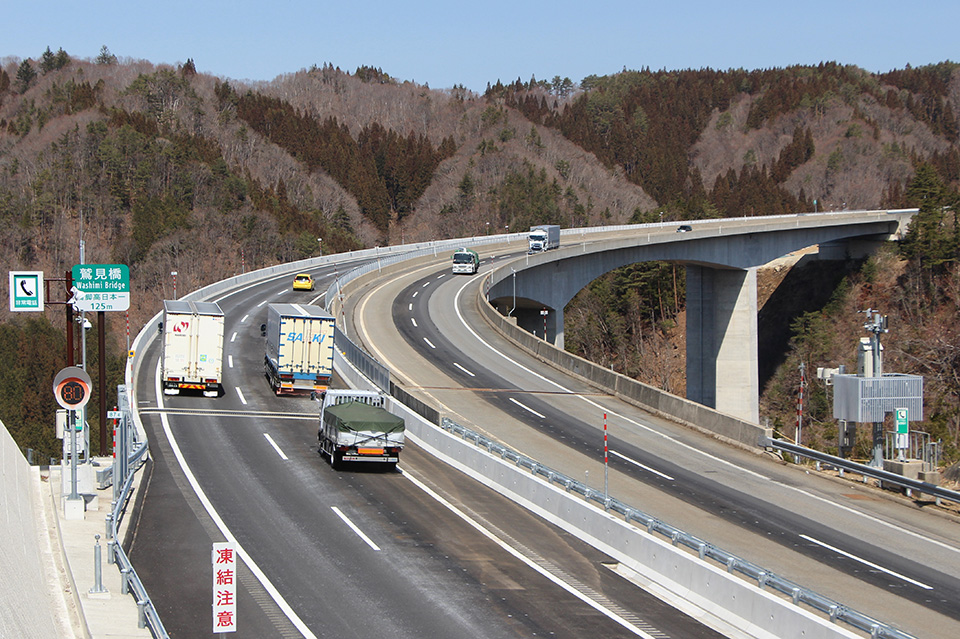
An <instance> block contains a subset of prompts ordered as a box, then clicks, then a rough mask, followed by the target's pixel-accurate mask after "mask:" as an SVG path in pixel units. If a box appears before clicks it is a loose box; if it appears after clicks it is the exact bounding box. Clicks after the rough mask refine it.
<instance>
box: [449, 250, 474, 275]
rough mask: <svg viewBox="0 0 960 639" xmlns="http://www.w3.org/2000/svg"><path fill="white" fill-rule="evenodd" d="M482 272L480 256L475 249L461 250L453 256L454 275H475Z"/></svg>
mask: <svg viewBox="0 0 960 639" xmlns="http://www.w3.org/2000/svg"><path fill="white" fill-rule="evenodd" d="M479 270H480V256H479V255H477V252H476V251H474V250H473V249H468V248H461V249H457V252H456V253H454V254H453V268H452V272H453V273H466V274H467V275H473V274H474V273H476V272H477V271H479Z"/></svg>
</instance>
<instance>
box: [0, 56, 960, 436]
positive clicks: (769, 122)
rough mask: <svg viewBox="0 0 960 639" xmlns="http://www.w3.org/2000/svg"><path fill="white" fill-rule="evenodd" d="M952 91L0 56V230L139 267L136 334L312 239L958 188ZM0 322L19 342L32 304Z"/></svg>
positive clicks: (52, 269)
mask: <svg viewBox="0 0 960 639" xmlns="http://www.w3.org/2000/svg"><path fill="white" fill-rule="evenodd" d="M958 104H960V71H958V68H957V65H955V64H953V63H942V64H939V65H934V66H930V67H923V68H918V69H909V68H908V69H904V70H899V71H895V72H891V73H887V74H882V75H877V74H871V73H868V72H865V71H863V70H861V69H858V68H856V67H850V66H842V65H839V64H835V63H825V64H821V65H819V66H812V67H791V68H787V69H766V70H758V71H746V70H730V71H714V70H709V69H705V70H686V71H659V72H652V71H649V70H640V71H627V70H625V71H623V72H622V73H618V74H615V75H612V76H604V77H598V76H590V77H588V78H584V79H583V80H582V81H581V82H580V83H579V84H575V83H573V82H571V81H570V80H569V79H566V78H564V79H560V78H555V79H554V80H553V81H551V82H546V81H538V80H536V79H535V78H531V79H530V80H529V81H526V82H524V81H521V80H519V79H518V80H517V81H515V82H513V83H512V84H507V85H504V84H503V83H501V82H496V83H494V84H492V85H490V86H489V87H488V89H487V91H485V92H484V94H483V95H477V94H474V93H471V92H469V91H466V90H465V89H463V88H462V87H454V88H453V89H449V90H433V89H430V88H429V87H427V86H423V85H418V84H415V83H412V82H406V81H402V80H398V79H395V78H392V77H390V76H389V75H388V74H387V73H385V72H384V71H382V70H381V69H376V68H370V67H362V68H359V69H357V70H355V71H354V72H344V71H341V70H340V69H338V68H335V67H333V66H332V65H329V64H324V65H322V66H319V67H313V68H310V69H304V70H301V71H298V72H296V73H291V74H289V75H284V76H280V77H278V78H276V79H275V80H273V81H271V82H263V83H254V84H248V83H243V82H239V81H235V80H232V79H223V78H215V77H210V76H207V75H203V74H198V73H197V72H196V69H195V66H194V64H193V62H192V61H191V60H188V61H187V62H186V63H185V64H183V65H180V66H177V67H171V66H166V65H159V66H158V65H153V64H150V63H149V62H144V61H121V60H117V59H116V58H115V57H114V56H112V55H110V54H109V51H107V50H106V48H105V47H104V49H103V51H102V52H101V55H100V56H99V57H98V58H97V59H96V60H79V59H74V58H71V57H70V56H69V55H68V54H67V53H66V52H64V51H63V50H62V49H61V50H59V51H58V52H56V53H54V52H52V51H51V50H49V49H48V50H47V51H45V52H43V53H42V54H40V55H39V56H38V57H37V58H35V59H30V60H12V59H6V60H5V61H4V62H3V66H2V69H0V219H2V222H3V223H2V224H0V241H2V242H3V245H4V246H5V247H6V248H5V250H4V253H3V256H4V257H3V260H4V264H5V265H6V267H7V269H36V270H43V271H44V272H46V273H49V274H53V273H62V272H63V271H65V270H66V269H68V268H69V267H70V266H71V265H73V264H75V263H76V262H77V261H78V248H77V247H78V243H79V239H80V237H79V233H80V228H81V220H82V227H83V240H84V242H85V250H86V261H87V262H92V263H125V264H128V265H129V266H130V272H131V283H132V300H133V302H132V306H131V312H130V319H131V325H132V326H134V327H136V326H139V325H141V324H142V322H143V321H145V320H146V319H147V318H148V317H149V316H150V315H152V314H153V313H155V312H156V311H157V310H159V309H160V307H161V301H162V300H163V299H164V298H169V297H171V296H172V292H173V291H172V278H171V277H170V275H169V274H170V272H171V271H177V272H178V284H177V285H178V287H179V288H180V290H192V289H195V288H197V287H199V286H202V285H203V284H205V283H207V282H210V281H213V280H217V279H221V278H223V277H225V276H229V275H233V274H235V273H239V272H241V270H251V269H255V268H259V267H262V266H265V265H268V264H273V263H277V262H281V261H289V260H294V259H299V258H303V257H307V256H310V255H316V254H317V252H318V250H319V248H320V244H319V243H318V241H317V240H318V238H322V248H323V250H324V252H335V251H345V250H350V249H354V248H358V247H361V246H372V245H375V244H385V243H390V244H397V243H402V242H410V241H418V240H428V239H437V238H445V237H458V236H466V235H476V234H484V233H498V232H503V231H504V230H507V229H510V230H520V229H525V228H527V227H528V226H529V225H531V224H537V223H557V224H561V225H563V226H586V225H597V224H607V223H624V222H628V221H635V222H640V221H657V220H659V219H664V220H668V221H669V220H678V219H690V218H703V217H718V216H739V215H767V214H776V213H793V212H799V211H806V210H813V209H814V208H817V209H819V210H827V209H841V208H844V207H846V208H875V207H885V206H902V205H905V204H907V202H908V197H907V195H906V193H907V187H908V185H909V184H910V181H911V180H912V179H913V176H914V175H915V173H916V171H917V167H918V166H921V165H923V166H927V167H929V168H930V171H932V174H933V176H934V177H936V178H937V179H938V180H939V181H940V183H941V185H942V187H943V188H944V189H946V190H947V191H948V192H952V191H956V188H957V183H958V179H960V154H958V145H957V138H958V123H957V121H956V116H955V112H956V108H957V105H958ZM650 269H652V271H651V270H650ZM634 271H635V273H634V275H630V274H629V273H628V274H626V275H623V274H619V275H616V276H615V277H617V278H619V279H620V281H621V283H622V284H623V286H624V287H625V289H629V290H634V291H636V295H634V296H633V297H629V298H624V297H623V295H621V293H622V292H623V291H619V292H618V291H616V290H614V291H613V293H612V294H613V295H614V299H613V300H611V302H610V304H612V305H618V304H619V305H624V304H626V307H627V308H628V311H627V312H629V313H633V314H634V315H635V316H636V317H635V318H634V320H632V321H633V325H634V326H635V329H633V330H635V331H636V332H637V333H638V334H641V335H646V336H648V337H649V336H654V337H657V336H659V338H661V339H662V337H663V331H664V330H666V329H667V328H669V325H670V324H671V322H673V321H674V320H673V318H674V317H675V314H676V312H678V311H679V310H680V308H681V307H682V285H683V284H682V277H680V278H677V277H675V275H676V273H675V269H673V268H672V267H664V266H657V265H654V266H651V267H643V268H638V269H634ZM637 278H640V279H637ZM641 280H642V281H643V282H644V284H643V285H642V286H641V285H639V284H638V282H640V281H641ZM626 299H629V300H630V302H629V303H626V302H625V301H624V300H626ZM665 300H668V301H670V303H665ZM630 309H633V310H630ZM48 315H49V316H50V320H51V321H52V322H53V324H54V325H55V326H57V325H58V322H61V323H62V320H61V319H60V318H59V317H54V316H53V315H52V314H49V313H48ZM577 315H578V313H577V312H571V313H568V318H575V317H576V316H577ZM580 315H583V313H580ZM587 315H589V314H587ZM0 320H2V321H3V322H4V324H5V325H6V326H5V328H6V329H7V330H10V331H12V333H11V335H10V339H14V338H16V339H23V334H24V331H26V330H27V328H26V324H25V323H24V321H23V320H22V319H16V320H14V319H13V318H11V316H10V314H9V313H8V312H6V310H4V311H3V312H2V315H0ZM121 322H122V318H120V317H111V318H110V328H111V329H112V330H111V335H112V337H113V339H112V344H114V345H116V346H118V348H116V349H115V350H114V352H117V353H122V352H123V351H122V347H120V344H121V341H122V339H121V335H122V333H123V331H122V330H121V327H120V324H121ZM575 333H576V331H575V330H571V329H568V334H571V335H573V334H575ZM575 341H576V340H574V342H575ZM597 343H598V344H602V340H598V341H597ZM44 374H46V373H44ZM20 377H22V378H25V379H29V377H30V375H21V376H20ZM23 383H27V382H23ZM23 383H21V386H22V384H23ZM12 396H13V397H16V396H17V395H16V393H15V392H14V393H13V395H12ZM50 408H51V411H52V398H50ZM6 410H7V408H5V407H4V406H0V416H2V417H4V419H5V420H6V419H8V415H11V413H9V412H4V411H6Z"/></svg>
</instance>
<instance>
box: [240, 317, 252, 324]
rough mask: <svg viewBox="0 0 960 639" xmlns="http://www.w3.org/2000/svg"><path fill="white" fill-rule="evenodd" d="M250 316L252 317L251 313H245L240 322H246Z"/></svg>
mask: <svg viewBox="0 0 960 639" xmlns="http://www.w3.org/2000/svg"><path fill="white" fill-rule="evenodd" d="M248 317H250V316H249V315H244V316H243V319H241V320H240V323H241V324H243V323H244V322H246V321H247V318H248Z"/></svg>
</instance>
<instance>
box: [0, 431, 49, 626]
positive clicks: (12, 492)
mask: <svg viewBox="0 0 960 639" xmlns="http://www.w3.org/2000/svg"><path fill="white" fill-rule="evenodd" d="M40 484H41V482H40V474H39V469H38V468H37V467H35V466H34V467H31V466H30V465H28V464H27V460H26V458H25V457H24V456H23V453H21V452H20V448H19V447H18V446H17V444H16V442H14V441H13V437H11V436H10V433H9V432H7V428H6V426H4V425H3V423H2V422H0V575H3V582H4V584H6V587H5V588H2V589H0V611H2V613H0V637H23V638H25V639H34V638H35V639H46V638H47V637H56V636H60V632H58V625H59V624H58V623H57V622H56V621H55V620H56V619H57V613H56V610H57V607H56V606H55V605H54V602H53V599H52V597H51V593H52V592H53V591H54V590H56V591H58V592H59V590H60V587H59V584H60V581H59V579H58V578H57V575H55V574H52V571H51V570H50V565H49V564H50V562H49V561H47V562H45V561H44V560H43V556H44V550H43V549H42V548H41V544H40V540H41V539H43V538H44V537H43V536H42V535H41V533H40V530H41V527H40V526H39V525H38V523H39V521H40V517H41V512H42V510H43V507H42V505H41V503H40V502H39V500H40V499H43V494H47V495H49V492H48V491H41V485H40ZM49 532H50V531H48V530H46V529H43V533H42V534H43V535H47V534H49ZM45 552H46V553H47V554H49V553H50V552H52V551H51V549H50V548H47V549H46V551H45Z"/></svg>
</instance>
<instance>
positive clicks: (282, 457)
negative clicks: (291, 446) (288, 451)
mask: <svg viewBox="0 0 960 639" xmlns="http://www.w3.org/2000/svg"><path fill="white" fill-rule="evenodd" d="M263 436H264V437H266V438H267V441H268V442H270V445H271V446H273V449H274V450H275V451H277V454H278V455H280V459H282V460H283V461H287V456H286V455H284V454H283V451H282V450H280V447H279V446H277V442H275V441H273V437H270V435H269V434H267V433H264V434H263Z"/></svg>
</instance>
